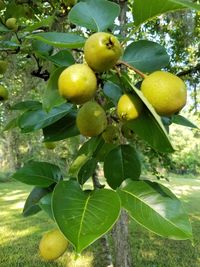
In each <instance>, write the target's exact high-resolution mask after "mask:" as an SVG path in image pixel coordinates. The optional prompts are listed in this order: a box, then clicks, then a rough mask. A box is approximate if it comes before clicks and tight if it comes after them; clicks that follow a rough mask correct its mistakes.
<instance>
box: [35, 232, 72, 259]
mask: <svg viewBox="0 0 200 267" xmlns="http://www.w3.org/2000/svg"><path fill="white" fill-rule="evenodd" d="M67 246H68V241H67V239H66V238H65V237H64V235H63V234H62V233H61V232H60V230H58V229H55V230H51V231H49V232H47V233H45V234H44V235H43V237H42V239H41V241H40V244H39V250H40V255H41V256H42V258H43V259H45V260H55V259H57V258H59V257H60V256H61V255H62V254H63V253H64V252H65V251H66V249H67Z"/></svg>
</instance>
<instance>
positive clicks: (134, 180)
mask: <svg viewBox="0 0 200 267" xmlns="http://www.w3.org/2000/svg"><path fill="white" fill-rule="evenodd" d="M37 2H38V3H34V4H30V7H27V6H26V9H25V7H24V6H23V3H22V4H18V3H15V1H12V3H8V1H5V5H2V10H1V14H2V20H1V24H0V31H1V33H2V36H3V37H5V41H4V40H3V41H1V43H2V45H4V46H5V47H6V49H8V50H9V51H11V52H12V53H10V54H15V53H17V54H19V55H20V56H21V58H22V59H23V60H29V59H30V58H32V59H34V60H35V61H36V63H37V67H38V69H37V70H33V71H32V75H33V76H34V77H36V78H42V79H43V80H44V83H45V86H46V89H45V91H44V92H41V91H40V90H38V94H39V95H40V98H39V101H32V100H31V99H25V100H24V101H23V102H19V103H16V104H15V105H12V106H11V110H13V113H15V114H16V117H15V120H14V122H13V121H11V122H9V123H8V124H7V125H5V129H7V130H8V129H9V128H12V127H18V128H19V129H20V130H21V132H22V133H30V132H35V131H39V130H40V131H41V132H42V134H43V141H44V144H45V145H46V146H47V148H52V149H53V148H54V146H55V145H56V142H57V141H60V140H64V139H67V138H73V137H75V136H79V137H80V138H79V140H80V143H79V146H78V147H79V149H78V151H77V153H76V157H75V158H74V160H73V161H72V162H70V163H69V165H68V166H66V168H65V173H64V174H63V173H62V171H61V169H60V168H59V166H57V165H56V164H55V163H54V164H52V163H50V162H46V161H45V162H40V161H30V162H26V163H25V164H24V165H23V167H21V168H20V169H18V170H17V171H16V172H15V173H14V174H13V178H14V179H16V180H18V181H20V182H23V183H26V184H28V185H32V186H34V188H33V189H32V191H31V192H30V194H29V196H28V198H27V200H26V203H25V206H24V210H23V214H24V216H31V215H34V214H36V213H38V212H40V211H45V212H46V214H47V216H49V218H50V219H52V220H53V221H54V222H55V225H56V226H57V228H58V229H59V230H55V231H52V232H50V233H47V234H45V235H44V237H43V238H42V239H41V243H40V246H39V249H40V253H41V256H42V257H43V258H44V259H46V260H54V259H57V258H58V257H60V256H61V255H62V254H63V253H64V251H65V250H66V248H67V244H68V242H69V243H70V244H72V246H73V248H74V250H75V252H76V253H77V254H79V253H81V252H82V251H83V250H84V249H86V248H87V247H88V246H89V245H91V244H92V243H93V242H95V241H96V240H97V239H99V238H101V237H102V236H103V235H105V234H106V233H107V232H108V231H110V230H111V229H112V228H113V226H114V225H115V223H116V222H117V221H118V219H119V217H120V213H121V211H122V210H123V209H125V210H126V211H127V213H128V215H129V216H130V218H133V219H134V220H135V221H136V222H138V223H139V224H140V225H142V226H144V227H145V228H146V229H148V230H149V231H152V232H154V233H156V234H158V235H160V236H163V237H165V238H166V237H167V238H171V239H176V240H186V239H192V229H191V224H190V221H189V218H188V215H187V214H186V213H185V211H184V209H183V208H182V205H181V202H180V200H179V199H178V198H177V197H176V196H175V195H174V194H173V193H172V192H171V191H170V190H169V189H168V188H167V187H165V186H163V185H162V184H161V183H159V182H152V181H150V180H148V179H141V172H142V160H141V157H140V153H139V151H138V144H145V146H147V147H148V148H152V149H153V150H155V151H157V152H158V153H173V152H174V148H173V145H172V143H171V139H170V138H171V137H170V136H169V133H168V127H169V125H168V124H167V125H166V124H165V121H166V117H167V119H168V121H170V122H176V123H177V124H182V125H184V126H190V127H191V125H192V127H195V125H193V124H191V123H189V121H188V120H187V119H186V118H183V117H182V116H181V118H182V119H181V120H180V119H179V120H178V119H177V118H178V117H177V113H179V112H181V109H182V108H183V107H184V105H185V104H186V100H187V99H186V98H187V86H186V84H185V83H184V82H183V81H182V80H181V79H180V78H178V77H177V76H176V75H175V74H174V73H172V71H170V70H168V71H164V70H163V69H164V68H169V60H170V57H169V55H168V53H167V50H166V48H165V47H163V46H161V45H160V44H159V43H156V42H152V40H139V37H138V36H140V35H139V31H140V30H142V27H140V24H141V23H145V22H146V21H147V20H150V19H152V17H154V16H157V15H160V14H162V13H163V12H169V11H173V10H177V9H181V8H183V9H184V8H191V9H194V10H197V11H199V5H197V4H193V3H191V2H189V1H186V0H185V1H178V0H176V1H175V0H168V1H166V0H159V1H147V2H148V4H149V6H150V8H149V6H148V5H146V6H144V5H143V4H141V3H142V1H139V0H138V1H137V0H135V1H129V4H128V5H127V1H120V4H118V3H117V2H118V1H108V0H85V1H56V2H55V3H53V2H52V3H53V4H52V5H48V3H47V6H46V9H44V7H43V4H42V1H37ZM31 3H32V1H31ZM147 6H148V8H147ZM126 8H127V9H126ZM13 9H15V10H16V14H15V18H13V17H12V16H11V15H12V14H11V13H12V10H13ZM54 9H56V12H55V10H54ZM124 11H125V12H124ZM126 11H130V12H129V16H131V14H133V18H134V20H133V18H132V20H131V23H130V24H129V23H128V24H127V25H122V22H121V19H122V17H123V16H126V15H127V13H126ZM21 17H25V18H27V21H28V23H27V25H24V20H23V19H21ZM36 17H37V19H38V20H36ZM63 17H64V18H66V19H63ZM56 25H59V27H58V30H56V31H53V30H52V29H54V28H55V26H56ZM133 31H134V32H133ZM137 31H138V32H137ZM124 32H125V33H124ZM134 33H135V35H134V38H136V39H134V40H133V34H134ZM137 33H138V34H137ZM6 38H10V39H9V40H7V39H6ZM137 38H138V39H137ZM8 54H9V53H8ZM22 63H23V62H22ZM46 66H48V67H49V68H48V71H47V70H46V69H45V67H46ZM6 68H7V65H6V64H5V60H4V58H2V60H0V72H1V73H0V74H1V76H0V78H1V81H0V83H1V85H0V98H1V100H6V101H7V98H8V94H7V89H6V90H5V87H4V80H3V79H4V77H5V75H6ZM138 81H139V83H138ZM8 89H9V88H8ZM23 97H24V98H26V96H23ZM6 101H5V102H4V103H6ZM177 120H178V121H177ZM58 146H59V144H58ZM140 149H141V150H142V149H143V146H141V148H140ZM55 150H56V149H55ZM140 152H141V151H140ZM52 153H53V152H52ZM99 166H102V169H101V171H102V175H103V176H104V184H103V185H99V183H97V182H95V180H94V176H95V175H96V174H97V173H98V167H99ZM95 177H96V176H95ZM87 182H90V183H92V184H93V187H92V188H90V190H88V187H87ZM67 240H68V241H67Z"/></svg>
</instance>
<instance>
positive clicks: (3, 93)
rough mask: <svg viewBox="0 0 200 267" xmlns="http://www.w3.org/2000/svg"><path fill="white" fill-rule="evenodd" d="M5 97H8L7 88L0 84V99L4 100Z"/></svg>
mask: <svg viewBox="0 0 200 267" xmlns="http://www.w3.org/2000/svg"><path fill="white" fill-rule="evenodd" d="M7 99H8V90H7V89H6V88H5V87H4V86H3V85H0V101H4V100H7Z"/></svg>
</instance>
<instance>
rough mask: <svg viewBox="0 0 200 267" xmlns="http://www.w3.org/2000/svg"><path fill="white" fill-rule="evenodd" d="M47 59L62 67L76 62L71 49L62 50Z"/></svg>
mask: <svg viewBox="0 0 200 267" xmlns="http://www.w3.org/2000/svg"><path fill="white" fill-rule="evenodd" d="M47 59H48V60H50V61H51V62H53V63H54V64H55V65H57V66H62V67H68V66H70V65H72V64H74V63H75V60H74V57H73V56H72V53H71V52H70V51H69V50H61V51H59V52H58V53H56V54H54V55H53V56H50V57H47Z"/></svg>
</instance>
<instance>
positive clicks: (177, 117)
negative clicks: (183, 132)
mask: <svg viewBox="0 0 200 267" xmlns="http://www.w3.org/2000/svg"><path fill="white" fill-rule="evenodd" d="M171 122H172V123H175V124H179V125H182V126H186V127H190V128H196V129H198V127H197V126H196V125H195V124H194V123H192V122H191V121H189V120H188V119H186V118H185V117H183V116H181V115H174V116H172V120H171Z"/></svg>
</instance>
